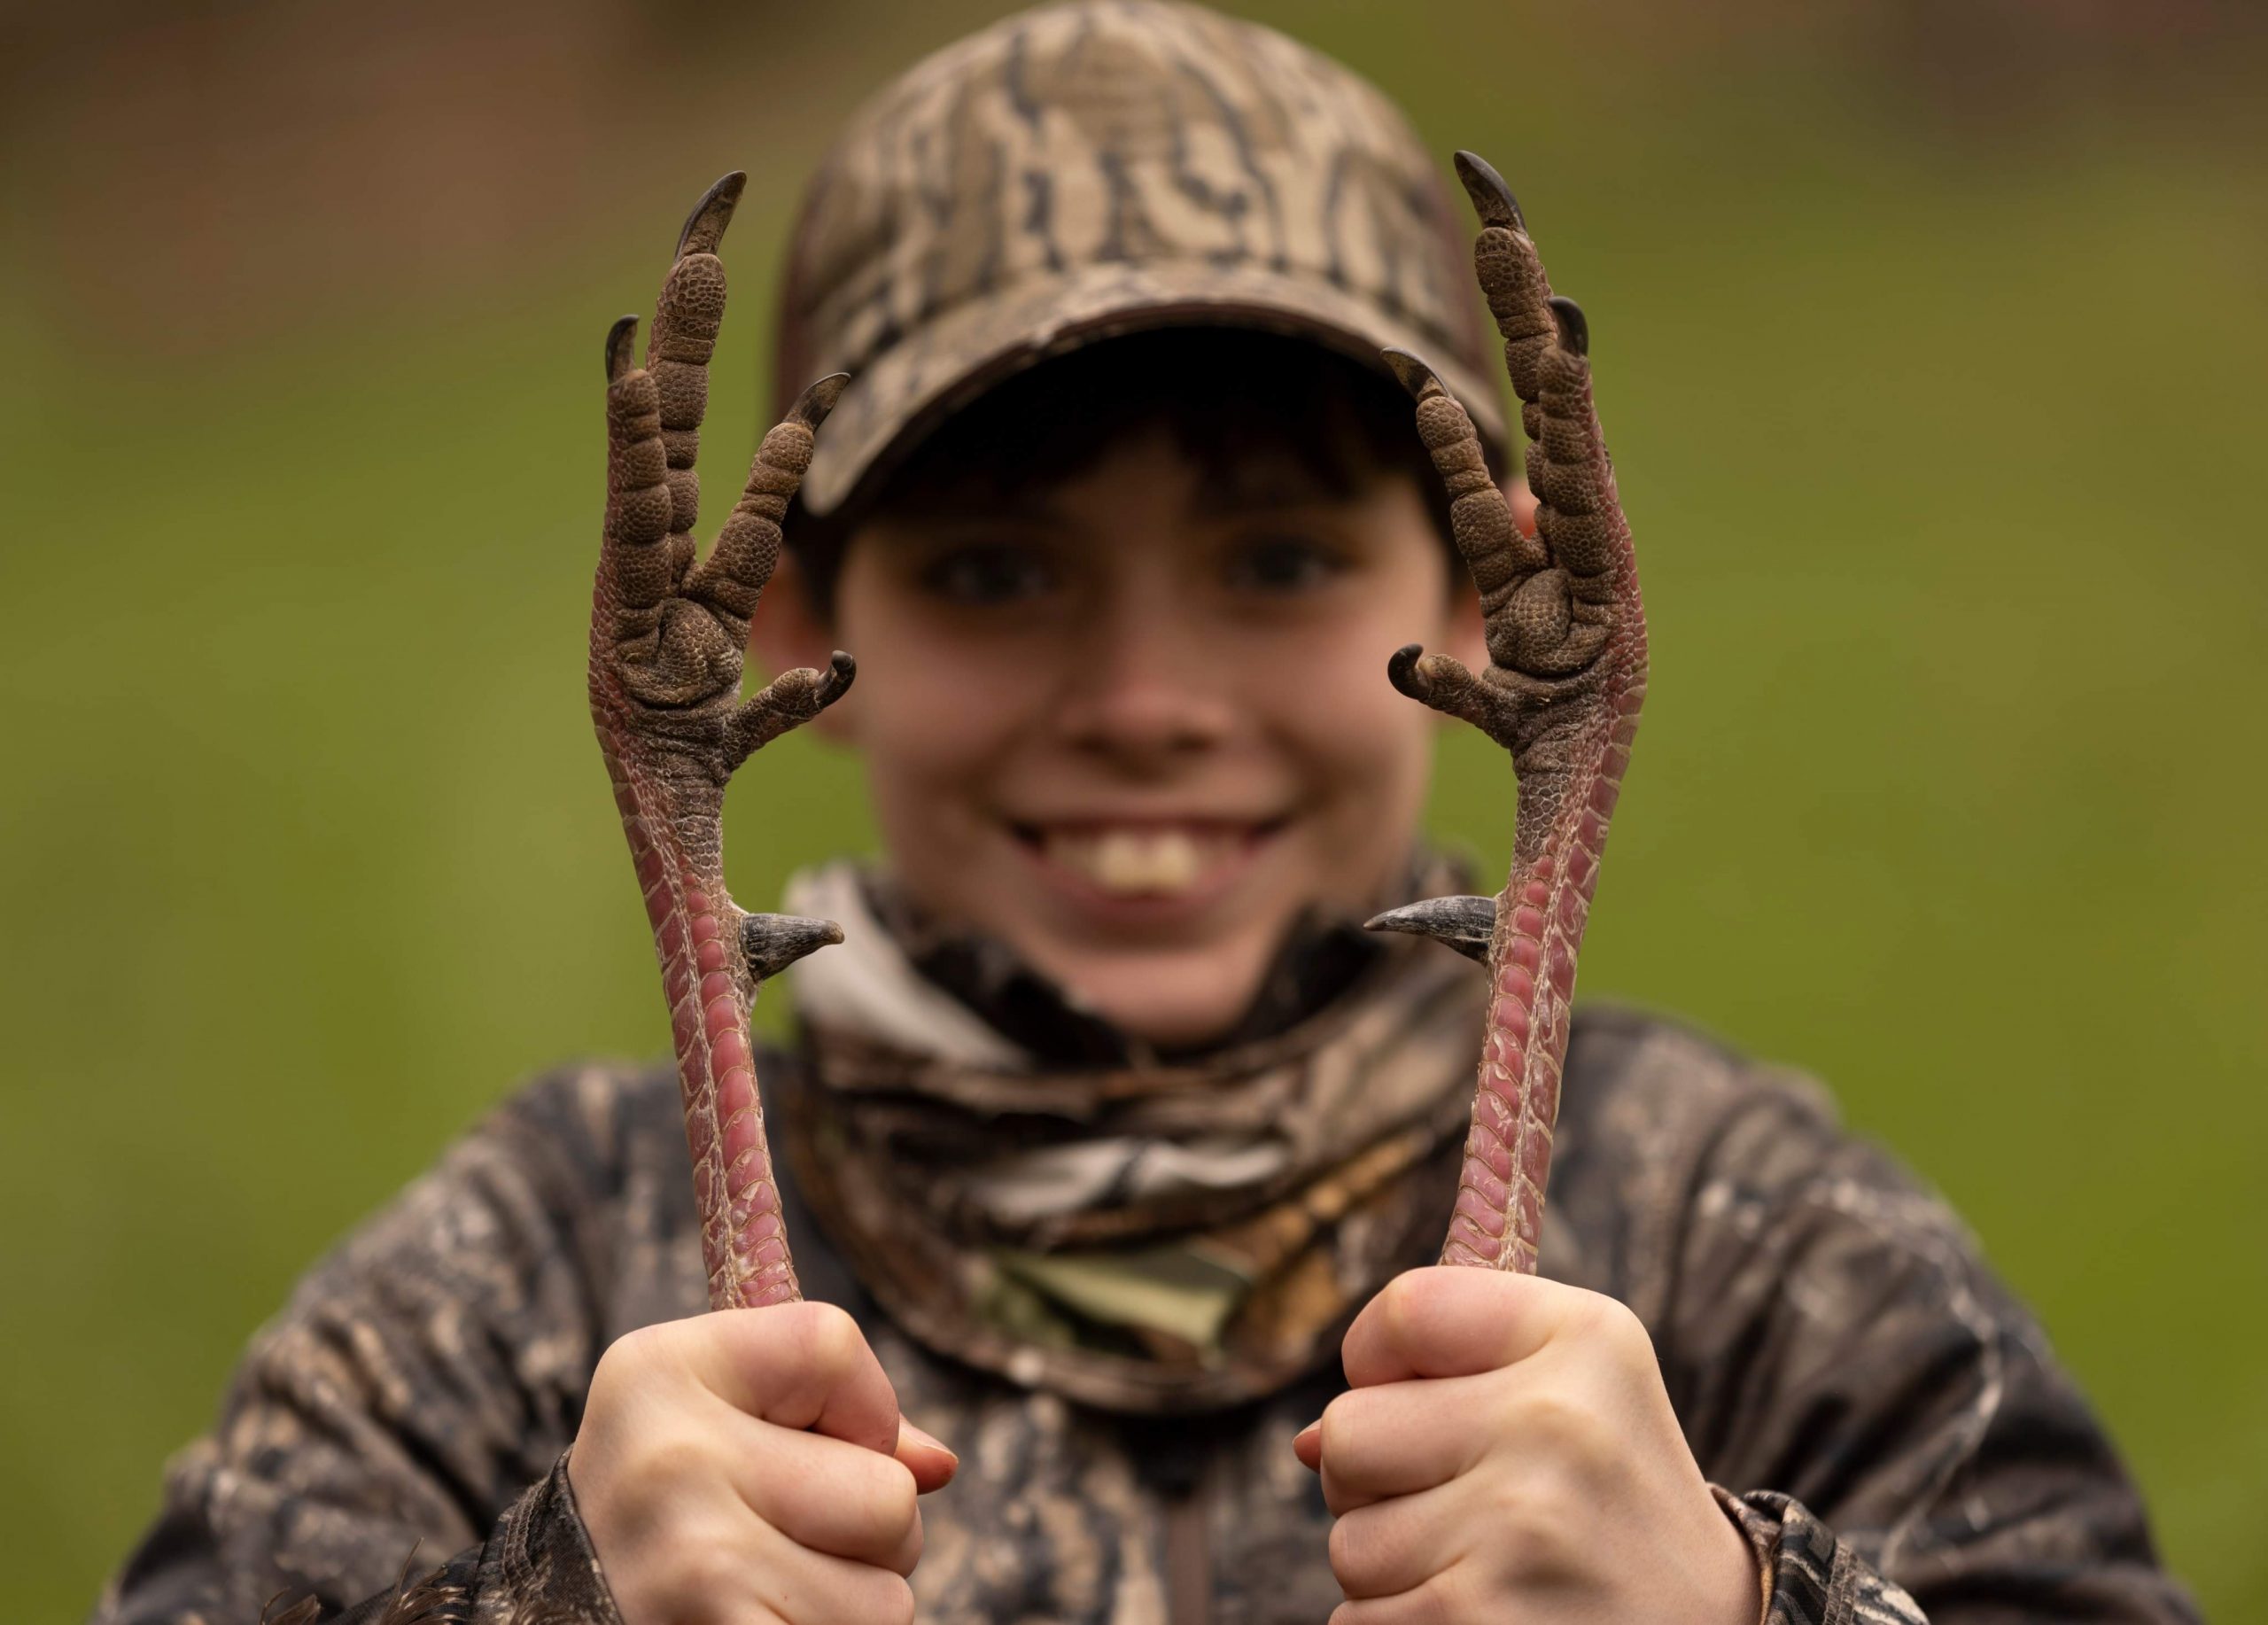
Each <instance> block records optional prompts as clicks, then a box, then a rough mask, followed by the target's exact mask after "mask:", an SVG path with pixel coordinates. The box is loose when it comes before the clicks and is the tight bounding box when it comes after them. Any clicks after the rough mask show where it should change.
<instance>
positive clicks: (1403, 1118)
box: [778, 861, 1484, 1414]
mask: <svg viewBox="0 0 2268 1625" xmlns="http://www.w3.org/2000/svg"><path fill="white" fill-rule="evenodd" d="M1419 880H1420V883H1419V885H1418V886H1417V889H1416V890H1414V891H1412V892H1411V893H1410V894H1409V895H1411V896H1426V895H1441V894H1442V893H1445V892H1448V891H1450V890H1455V889H1456V885H1457V883H1458V877H1457V876H1456V873H1455V871H1454V867H1453V866H1450V865H1448V864H1446V863H1442V862H1439V861H1428V862H1427V863H1426V864H1425V865H1424V866H1423V867H1422V870H1421V874H1420V877H1419ZM875 895H876V894H875V891H874V889H873V888H872V887H871V886H870V885H868V884H866V883H865V882H862V881H861V879H860V877H859V875H858V873H857V871H856V870H855V869H853V868H852V867H850V866H848V865H842V866H836V867H831V868H829V869H827V870H823V871H819V872H818V873H816V874H814V875H808V876H804V877H800V878H799V879H798V881H797V882H796V884H795V885H794V886H793V887H792V888H791V890H790V892H789V901H788V906H790V907H791V908H793V909H795V910H796V912H798V913H807V914H820V915H822V916H824V917H827V918H831V919H835V920H837V921H841V922H842V923H843V928H844V932H845V937H846V941H845V943H844V945H843V946H841V947H838V948H834V949H830V950H829V951H828V952H827V953H825V954H821V955H818V956H816V957H814V958H813V959H812V960H806V961H805V962H804V964H803V965H802V966H800V967H798V968H797V970H796V973H795V975H796V1012H797V1015H798V1018H799V1020H800V1022H801V1023H802V1027H803V1033H804V1063H805V1064H804V1067H803V1068H802V1069H801V1076H800V1077H796V1078H795V1079H793V1080H792V1082H791V1083H789V1086H788V1089H787V1090H786V1092H785V1093H784V1096H783V1098H782V1100H781V1111H780V1113H779V1115H778V1132H779V1135H780V1138H781V1142H782V1143H783V1145H784V1146H785V1147H786V1150H787V1154H788V1157H789V1158H790V1159H791V1162H792V1166H793V1168H794V1171H795V1174H796V1182H797V1185H798V1186H799V1187H800V1188H801V1189H802V1191H803V1193H804V1196H805V1199H806V1200H807V1201H809V1202H810V1203H811V1205H812V1209H814V1211H815V1213H816V1215H817V1217H818V1218H819V1222H820V1223H821V1225H824V1226H825V1228H826V1229H827V1232H828V1235H829V1238H830V1239H831V1240H833V1241H835V1244H836V1245H837V1246H838V1248H840V1249H841V1250H842V1251H843V1254H844V1255H845V1257H846V1260H847V1261H848V1262H849V1263H850V1265H851V1267H852V1268H853V1270H854V1271H856V1272H857V1274H858V1278H859V1279H860V1280H861V1282H862V1283H863V1284H864V1285H865V1286H866V1288H867V1289H868V1290H869V1291H871V1292H872V1293H873V1294H874V1296H875V1298H876V1299H877V1301H878V1302H880V1303H881V1304H882V1307H883V1308H884V1309H885V1310H888V1311H889V1313H890V1314H891V1315H892V1316H893V1318H896V1319H897V1321H898V1322H899V1323H900V1324H901V1325H903V1326H905V1329H906V1330H907V1331H908V1332H909V1333H911V1334H913V1336H914V1337H916V1338H917V1339H919V1340H920V1341H922V1342H923V1343H925V1344H927V1345H928V1347H930V1348H932V1349H935V1350H936V1351H937V1352H939V1353H941V1354H944V1355H947V1356H950V1357H953V1358H956V1359H959V1360H962V1361H964V1362H967V1364H970V1365H976V1366H979V1367H981V1368H983V1369H985V1370H989V1371H992V1372H997V1373H998V1374H1000V1375H1003V1376H1006V1377H1007V1378H1009V1379H1010V1380H1014V1381H1016V1382H1019V1383H1021V1384H1024V1385H1026V1386H1029V1387H1036V1388H1047V1389H1051V1390H1052V1391H1054V1392H1057V1393H1060V1394H1061V1395H1063V1396H1065V1397H1067V1398H1069V1399H1073V1400H1076V1401H1078V1402H1080V1403H1085V1404H1091V1405H1095V1406H1099V1407H1101V1408H1104V1409H1107V1410H1113V1411H1125V1412H1137V1413H1153V1414H1155V1413H1165V1412H1177V1411H1179V1412H1186V1411H1207V1410H1215V1409H1220V1408H1223V1407H1226V1406H1229V1405H1233V1404H1236V1403H1241V1402H1243V1401H1245V1400H1247V1399H1252V1398H1255V1397H1257V1396H1262V1395H1264V1394H1267V1393H1269V1392H1271V1391H1273V1390H1274V1389H1276V1388H1281V1387H1282V1386H1284V1385H1285V1384H1286V1383H1288V1382H1291V1381H1293V1380H1295V1379H1297V1378H1299V1377H1301V1376H1302V1375H1304V1374H1305V1373H1306V1372H1309V1371H1310V1370H1312V1369H1313V1368H1314V1367H1315V1366H1317V1365H1319V1364H1321V1363H1322V1362H1323V1361H1324V1360H1325V1359H1327V1358H1328V1357H1329V1356H1330V1355H1331V1353H1332V1351H1333V1350H1334V1349H1336V1347H1337V1338H1338V1334H1339V1333H1340V1332H1341V1331H1342V1330H1343V1328H1344V1327H1345V1326H1346V1324H1347V1321H1348V1318H1351V1316H1352V1315H1353V1313H1354V1312H1355V1310H1357V1309H1359V1308H1360V1307H1361V1305H1362V1304H1363V1302H1365V1301H1366V1300H1367V1299H1368V1298H1369V1297H1370V1295H1371V1294H1372V1293H1373V1292H1375V1291H1376V1290H1377V1288H1378V1287H1379V1286H1381V1285H1383V1284H1384V1282H1385V1281H1386V1279H1387V1278H1388V1277H1390V1276H1392V1275H1393V1274H1394V1273H1396V1272H1398V1271H1401V1270H1403V1269H1406V1268H1409V1267H1410V1266H1412V1265H1414V1264H1417V1263H1424V1262H1425V1261H1426V1259H1427V1258H1429V1257H1430V1256H1431V1251H1432V1244H1433V1240H1435V1239H1436V1238H1437V1236H1438V1233H1439V1232H1440V1231H1441V1227H1442V1225H1444V1224H1445V1223H1446V1220H1447V1215H1448V1209H1449V1201H1450V1197H1451V1194H1452V1192H1453V1187H1454V1186H1455V1183H1456V1181H1455V1177H1454V1166H1453V1165H1454V1161H1455V1157H1456V1148H1457V1147H1458V1146H1459V1145H1460V1144H1461V1143H1462V1141H1463V1138H1464V1129H1465V1125H1466V1117H1467V1112H1468V1109H1469V1101H1470V1095H1471V1092H1472V1069H1473V1064H1474V1057H1475V1055H1476V1054H1477V1053H1478V1046H1479V1043H1480V1021H1481V1012H1482V1003H1483V991H1484V990H1483V987H1482V983H1481V978H1480V976H1478V975H1477V974H1476V973H1475V972H1474V970H1473V968H1472V966H1471V965H1470V964H1468V963H1466V962H1465V961H1464V960H1462V959H1459V958H1457V957H1456V956H1455V955H1453V954H1449V953H1445V952H1441V950H1440V949H1439V948H1438V947H1435V946H1433V945H1430V944H1426V943H1423V942H1419V941H1416V940H1414V939H1410V938H1406V937H1391V938H1386V939H1384V940H1380V939H1378V938H1372V939H1371V942H1372V943H1374V944H1375V945H1376V946H1375V948H1373V949H1371V950H1370V951H1368V952H1365V953H1363V956H1362V958H1361V960H1360V961H1359V963H1353V962H1350V960H1349V958H1348V954H1346V953H1344V952H1333V951H1332V950H1331V949H1330V948H1329V947H1328V946H1327V945H1319V944H1320V939H1322V938H1324V937H1327V936H1328V935H1329V929H1320V930H1315V931H1311V932H1309V933H1308V934H1307V935H1308V937H1309V939H1310V940H1309V944H1308V945H1307V946H1306V947H1305V948H1302V947H1301V945H1299V944H1295V945H1293V951H1289V952H1287V954H1286V958H1285V962H1284V966H1283V967H1282V968H1280V969H1279V977H1278V980H1281V979H1283V978H1285V977H1290V978H1291V979H1293V980H1297V979H1298V976H1299V975H1300V974H1301V972H1306V973H1307V974H1309V975H1310V976H1315V975H1321V976H1327V977H1329V978H1331V979H1332V982H1333V983H1337V984H1338V985H1336V986H1335V987H1334V988H1333V991H1331V992H1330V994H1329V996H1327V997H1324V998H1322V999H1317V1000H1309V1001H1307V1004H1306V1006H1305V1007H1304V1008H1303V1007H1302V1006H1301V1001H1300V1000H1299V999H1298V997H1297V993H1296V990H1292V991H1285V990H1283V989H1278V991H1277V992H1276V994H1275V995H1273V997H1275V998H1276V999H1278V1000H1279V1001H1287V1002H1283V1003H1282V1007H1283V1008H1285V1009H1286V1010H1287V1011H1289V1012H1290V1015H1289V1018H1288V1020H1287V1021H1286V1022H1285V1024H1283V1025H1281V1026H1280V1028H1278V1030H1267V1031H1264V1032H1263V1035H1262V1036H1258V1037H1253V1038H1241V1039H1236V1040H1232V1041H1231V1043H1230V1044H1228V1045H1227V1046H1223V1047H1221V1048H1218V1049H1215V1050H1211V1051H1208V1052H1206V1053H1204V1054H1198V1055H1192V1056H1184V1057H1177V1058H1166V1057H1161V1056H1158V1055H1156V1054H1152V1053H1149V1052H1147V1051H1145V1050H1143V1049H1142V1048H1141V1047H1140V1046H1134V1045H1127V1046H1122V1053H1119V1054H1102V1055H1099V1056H1097V1057H1095V1058H1093V1059H1082V1060H1077V1061H1066V1060H1064V1059H1061V1058H1060V1054H1057V1053H1056V1052H1058V1051H1060V1047H1061V1046H1060V1045H1059V1044H1057V1043H1056V1042H1054V1041H1053V1040H1052V1038H1049V1039H1048V1040H1047V1041H1046V1042H1045V1050H1046V1051H1047V1052H1048V1053H1047V1054H1036V1053H1035V1051H1034V1048H1033V1047H1032V1046H1031V1045H1029V1044H1028V1043H1024V1042H1020V1041H1019V1039H1018V1038H1015V1037H1012V1036H1011V1035H1010V1033H1009V1032H1008V1031H1007V1030H1003V1028H1002V1027H1001V1026H1000V1025H998V1024H996V1022H994V1021H992V1020H988V1019H986V1016H984V1015H979V1014H978V1007H973V1006H972V1004H971V1002H969V1000H968V999H967V998H965V997H961V996H957V994H956V993H955V992H954V991H948V989H947V987H946V986H945V985H943V984H940V983H939V982H938V981H937V980H936V979H935V978H933V977H932V976H928V975H927V974H925V972H924V969H923V968H922V964H923V960H926V959H927V958H928V955H926V954H924V955H922V956H920V958H917V956H916V954H915V953H913V952H909V950H908V945H907V944H906V942H905V940H904V939H903V929H904V927H903V923H902V921H901V924H900V929H898V930H893V929H891V928H890V926H889V924H887V923H885V919H884V917H883V916H887V915H889V914H892V913H893V912H894V911H892V910H891V909H890V908H889V907H888V906H881V907H877V906H876V902H875ZM1390 900H1391V901H1401V900H1403V899H1402V898H1393V899H1390ZM1330 929H1337V928H1330ZM1019 974H1021V975H1022V976H1027V977H1029V976H1031V974H1032V973H1029V971H1023V972H1021V973H1019ZM1342 979H1343V981H1342ZM1026 1002H1029V994H1028V996H1027V1000H1026ZM1264 1002H1267V1000H1265V999H1263V1003H1264ZM1071 1014H1072V1015H1076V1010H1073V1011H1072V1012H1071ZM1088 1019H1089V1020H1091V1019H1093V1018H1088ZM1022 1024H1023V1023H1019V1025H1022ZM1063 1024H1064V1023H1063V1022H1062V1021H1061V1020H1060V1019H1059V1020H1056V1021H1053V1022H1038V1023H1036V1027H1037V1030H1038V1031H1040V1032H1041V1033H1042V1034H1044V1035H1052V1034H1053V1033H1055V1032H1056V1031H1057V1030H1059V1029H1060V1027H1061V1026H1062V1025H1063ZM1072 1024H1073V1025H1074V1026H1076V1025H1077V1024H1078V1023H1077V1022H1076V1021H1075V1022H1072ZM1250 1027H1251V1023H1247V1029H1246V1030H1250ZM1086 1046H1087V1047H1097V1045H1096V1043H1095V1041H1093V1040H1088V1041H1086ZM1100 1047H1104V1048H1107V1046H1100ZM783 1082H788V1080H783Z"/></svg>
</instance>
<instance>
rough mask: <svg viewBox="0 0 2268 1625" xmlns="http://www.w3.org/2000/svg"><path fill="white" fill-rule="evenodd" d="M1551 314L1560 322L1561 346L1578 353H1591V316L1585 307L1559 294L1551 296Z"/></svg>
mask: <svg viewBox="0 0 2268 1625" xmlns="http://www.w3.org/2000/svg"><path fill="white" fill-rule="evenodd" d="M1551 315H1552V316H1553V317H1554V318H1555V319H1556V320H1557V322H1558V323H1559V347H1560V348H1561V349H1563V350H1566V351H1569V352H1571V353H1573V354H1576V355H1588V354H1590V353H1591V323H1590V318H1589V317H1588V316H1586V315H1584V314H1583V307H1581V305H1578V304H1577V303H1575V301H1574V300H1573V299H1566V298H1564V297H1563V296H1561V295H1559V294H1557V293H1555V294H1553V295H1552V296H1551Z"/></svg>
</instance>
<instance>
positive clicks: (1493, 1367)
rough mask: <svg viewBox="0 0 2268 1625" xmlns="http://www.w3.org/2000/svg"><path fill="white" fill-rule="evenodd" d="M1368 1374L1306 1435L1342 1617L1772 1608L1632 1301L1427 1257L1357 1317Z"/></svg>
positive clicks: (1753, 1614) (1751, 1613)
mask: <svg viewBox="0 0 2268 1625" xmlns="http://www.w3.org/2000/svg"><path fill="white" fill-rule="evenodd" d="M1345 1357H1346V1363H1347V1378H1348V1381H1349V1382H1351V1383H1353V1384H1354V1388H1353V1391H1352V1392H1350V1393H1347V1394H1342V1395H1340V1396H1339V1397H1338V1398H1337V1399H1335V1400H1333V1401H1332V1403H1331V1404H1330V1406H1329V1408H1328V1409H1326V1410H1325V1411H1324V1413H1323V1418H1322V1419H1321V1420H1320V1421H1318V1422H1317V1423H1315V1424H1313V1425H1312V1426H1310V1427H1308V1428H1307V1429H1306V1430H1305V1431H1304V1432H1302V1433H1301V1435H1299V1437H1298V1438H1297V1439H1296V1440H1295V1441H1293V1449H1294V1450H1297V1451H1298V1452H1299V1457H1300V1459H1301V1461H1303V1462H1305V1463H1306V1464H1307V1465H1308V1466H1309V1467H1311V1468H1315V1469H1317V1470H1318V1471H1320V1472H1321V1473H1322V1474H1323V1493H1324V1500H1325V1501H1326V1502H1327V1503H1328V1504H1329V1505H1330V1507H1331V1511H1332V1514H1333V1515H1334V1516H1335V1517H1336V1518H1337V1519H1338V1522H1337V1523H1336V1524H1335V1525H1334V1526H1333V1527H1332V1531H1331V1567H1332V1573H1333V1574H1336V1575H1337V1576H1338V1579H1339V1583H1340V1589H1341V1590H1344V1591H1345V1592H1346V1594H1347V1598H1348V1600H1347V1602H1346V1603H1345V1604H1344V1605H1342V1606H1340V1608H1339V1609H1338V1611H1337V1612H1336V1613H1334V1614H1333V1615H1332V1625H1453V1622H1456V1621H1472V1622H1473V1625H1482V1622H1483V1621H1486V1622H1487V1625H1500V1622H1501V1621H1507V1620H1518V1621H1521V1622H1522V1625H1575V1622H1576V1621H1601V1622H1604V1621H1625V1620H1678V1621H1693V1622H1694V1625H1754V1621H1756V1620H1757V1619H1758V1618H1759V1615H1760V1614H1761V1613H1762V1611H1763V1598H1762V1595H1761V1591H1760V1588H1759V1579H1758V1574H1757V1567H1756V1560H1755V1559H1754V1557H1753V1556H1752V1555H1751V1551H1750V1550H1749V1545H1748V1542H1747V1540H1746V1539H1745V1538H1744V1536H1742V1535H1741V1533H1740V1531H1739V1530H1738V1529H1736V1528H1734V1526H1733V1524H1732V1521H1731V1520H1729V1519H1728V1518H1727V1517H1726V1516H1725V1514H1724V1512H1722V1511H1721V1510H1720V1508H1719V1507H1718V1505H1717V1504H1716V1502H1715V1500H1714V1498H1713V1497H1712V1496H1711V1494H1710V1492H1709V1488H1708V1485H1707V1482H1706V1481H1705V1480H1704V1479H1703V1477H1702V1475H1701V1470H1700V1468H1699V1467H1698V1466H1696V1465H1695V1464H1694V1460H1693V1456H1692V1452H1691V1451H1690V1450H1688V1449H1687V1448H1686V1444H1685V1439H1684V1436H1683V1435H1682V1433H1680V1431H1679V1429H1678V1425H1677V1417H1676V1415H1675V1414H1674V1412H1673V1411H1672V1410H1671V1408H1670V1403H1669V1396H1668V1395H1667V1394H1666V1393H1665V1392H1664V1391H1663V1388H1662V1382H1661V1375H1660V1372H1659V1370H1658V1367H1657V1366H1656V1365H1655V1362H1654V1350H1653V1344H1652V1342H1651V1340H1650V1339H1649V1338H1648V1337H1647V1335H1646V1332H1645V1328H1644V1327H1643V1326H1641V1325H1640V1324H1639V1323H1638V1320H1637V1318H1636V1317H1635V1316H1634V1315H1633V1314H1631V1313H1630V1311H1629V1310H1627V1309H1625V1308H1624V1307H1623V1306H1622V1305H1621V1304H1619V1303H1618V1302H1615V1301H1614V1300H1613V1299H1612V1298H1608V1297H1604V1296H1601V1295H1599V1294H1597V1293H1593V1292H1585V1291H1583V1290H1581V1288H1578V1287H1566V1286H1562V1285H1560V1284H1559V1283H1557V1282H1555V1281H1548V1280H1542V1279H1537V1278H1535V1277H1534V1276H1521V1275H1512V1274H1506V1273H1502V1272H1499V1271H1494V1270H1471V1269H1453V1268H1451V1269H1444V1268H1434V1269H1430V1270H1413V1271H1410V1273H1408V1274H1406V1275H1402V1276H1400V1277H1397V1278H1396V1279H1394V1280H1393V1281H1390V1282H1389V1283H1387V1285H1386V1290H1384V1291H1383V1292H1381V1293H1379V1295H1378V1296H1377V1297H1376V1298H1374V1299H1373V1300H1371V1303H1370V1305H1369V1306H1368V1307H1367V1308H1366V1309H1364V1310H1363V1312H1362V1314H1361V1315H1360V1316H1359V1317H1358V1318H1356V1319H1355V1324H1354V1326H1352V1327H1351V1328H1350V1329H1349V1330H1348V1333H1347V1342H1346V1349H1345Z"/></svg>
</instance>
